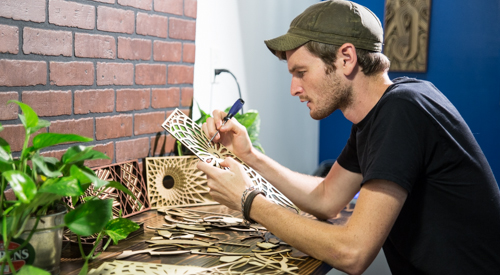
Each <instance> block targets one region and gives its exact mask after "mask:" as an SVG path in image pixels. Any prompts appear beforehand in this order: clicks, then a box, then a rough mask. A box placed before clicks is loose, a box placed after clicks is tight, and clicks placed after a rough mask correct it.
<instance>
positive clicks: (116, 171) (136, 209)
mask: <svg viewBox="0 0 500 275" xmlns="http://www.w3.org/2000/svg"><path fill="white" fill-rule="evenodd" d="M92 170H93V171H94V172H95V173H96V175H97V177H99V178H100V179H102V180H106V181H116V182H119V183H121V184H122V185H123V186H125V187H126V188H127V189H128V190H130V191H131V192H132V194H134V196H135V197H136V199H134V198H133V197H131V196H130V195H127V194H125V193H124V192H122V191H120V190H117V189H115V188H105V189H104V190H103V192H102V194H101V195H99V196H98V197H99V198H100V199H114V200H113V217H114V218H116V217H118V214H119V213H120V211H121V213H122V217H124V218H126V217H130V216H133V215H136V214H139V213H142V212H144V211H147V210H149V209H151V205H150V203H149V197H148V192H147V187H146V183H145V182H144V178H143V177H142V174H141V169H140V168H139V163H138V162H137V161H135V160H134V161H127V162H121V163H116V164H112V165H107V166H101V167H95V168H92ZM98 191H99V190H94V188H93V186H90V187H89V188H88V189H87V190H86V192H85V196H94V195H97V194H98ZM66 200H67V202H68V205H69V206H70V207H73V204H72V202H71V198H67V199H66Z"/></svg>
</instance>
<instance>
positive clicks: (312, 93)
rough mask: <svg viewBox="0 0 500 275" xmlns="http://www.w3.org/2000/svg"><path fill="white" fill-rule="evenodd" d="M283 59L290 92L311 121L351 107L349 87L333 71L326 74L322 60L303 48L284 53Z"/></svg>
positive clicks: (350, 88)
mask: <svg viewBox="0 0 500 275" xmlns="http://www.w3.org/2000/svg"><path fill="white" fill-rule="evenodd" d="M286 57H287V62H288V70H289V71H290V73H291V74H292V84H291V87H290V93H291V94H292V96H298V97H299V98H300V101H301V102H307V107H309V109H310V110H311V111H310V115H311V117H312V118H313V119H316V120H320V119H323V118H325V117H327V116H329V115H330V114H331V113H333V112H334V111H335V110H337V109H340V110H343V109H345V108H346V107H348V106H349V105H350V104H351V102H352V86H351V85H349V84H348V83H345V82H344V81H342V79H343V78H341V76H339V75H338V73H339V72H337V70H335V71H333V72H330V73H329V74H327V73H326V66H325V64H324V63H323V61H322V60H321V59H320V58H319V57H316V56H314V55H313V54H311V53H310V52H309V51H308V50H307V48H306V47H305V46H302V47H299V48H298V49H295V50H292V51H287V52H286Z"/></svg>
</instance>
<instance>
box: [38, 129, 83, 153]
mask: <svg viewBox="0 0 500 275" xmlns="http://www.w3.org/2000/svg"><path fill="white" fill-rule="evenodd" d="M92 140H93V139H91V138H88V137H82V136H79V135H75V134H58V133H42V134H38V135H37V136H35V138H33V147H35V148H36V149H42V148H45V147H49V146H53V145H57V144H61V143H66V142H89V141H92Z"/></svg>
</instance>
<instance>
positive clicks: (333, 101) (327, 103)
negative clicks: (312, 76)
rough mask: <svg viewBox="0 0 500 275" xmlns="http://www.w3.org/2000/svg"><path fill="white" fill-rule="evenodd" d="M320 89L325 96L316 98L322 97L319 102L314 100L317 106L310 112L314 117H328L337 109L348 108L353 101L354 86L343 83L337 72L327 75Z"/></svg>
mask: <svg viewBox="0 0 500 275" xmlns="http://www.w3.org/2000/svg"><path fill="white" fill-rule="evenodd" d="M320 90H321V91H323V93H324V96H322V97H321V98H316V99H320V100H319V102H314V104H315V105H316V106H315V107H316V108H315V110H314V112H313V111H312V110H311V113H310V115H311V117H312V118H313V119H316V120H320V119H323V118H326V117H327V116H329V115H330V114H332V113H333V112H334V111H335V110H338V109H341V110H342V109H346V108H347V107H348V106H349V105H350V104H351V103H352V101H353V99H352V86H351V85H348V84H343V83H342V82H341V81H340V78H339V77H337V76H336V74H335V72H331V73H329V74H327V75H325V81H324V82H323V84H322V85H321V86H320Z"/></svg>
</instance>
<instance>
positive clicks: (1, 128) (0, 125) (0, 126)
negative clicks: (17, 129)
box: [0, 123, 3, 132]
mask: <svg viewBox="0 0 500 275" xmlns="http://www.w3.org/2000/svg"><path fill="white" fill-rule="evenodd" d="M1 131H3V126H2V123H0V132H1Z"/></svg>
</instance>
